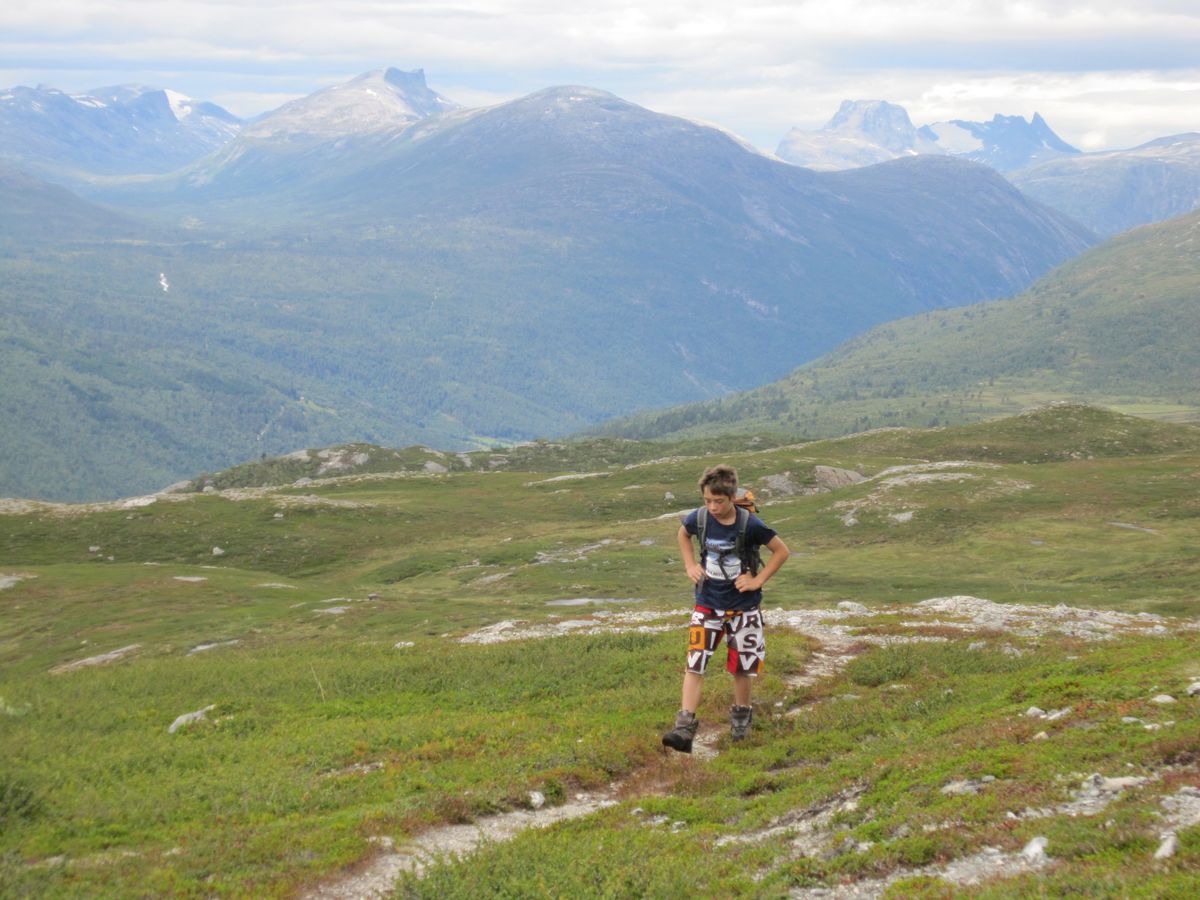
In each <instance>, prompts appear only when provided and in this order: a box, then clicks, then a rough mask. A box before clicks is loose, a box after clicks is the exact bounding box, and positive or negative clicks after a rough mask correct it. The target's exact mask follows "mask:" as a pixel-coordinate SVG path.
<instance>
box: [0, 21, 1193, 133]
mask: <svg viewBox="0 0 1200 900" xmlns="http://www.w3.org/2000/svg"><path fill="white" fill-rule="evenodd" d="M384 66H396V67H398V68H401V69H416V68H423V69H424V70H425V73H426V78H427V80H428V83H429V85H430V87H432V88H433V89H434V90H437V91H439V92H440V93H442V94H444V95H446V96H448V97H449V98H450V99H452V100H455V101H457V102H458V103H461V104H463V105H465V106H480V105H485V104H491V103H496V102H500V101H502V100H507V99H510V98H513V97H517V96H521V95H522V94H526V93H529V92H531V91H534V90H537V89H539V88H543V87H549V86H551V85H561V84H584V85H589V86H592V87H597V88H602V89H604V90H608V91H612V92H613V93H615V94H618V95H620V96H621V97H624V98H625V99H627V100H631V101H633V102H635V103H639V104H641V105H643V106H646V107H649V108H650V109H653V110H656V111H658V112H664V113H671V114H675V115H682V116H688V117H690V118H696V119H702V120H706V121H709V122H713V123H716V124H718V125H721V126H723V127H725V128H727V129H729V130H731V131H734V132H736V133H738V134H740V135H742V136H743V137H745V138H746V139H748V140H749V141H751V142H752V143H754V144H756V145H757V146H759V147H762V148H764V149H767V150H774V149H775V147H776V145H777V144H778V143H779V140H780V138H781V137H783V135H784V133H786V132H787V130H788V129H789V128H791V127H793V126H800V127H802V128H819V127H820V126H822V125H823V124H825V122H826V121H828V119H829V118H830V117H831V116H832V115H833V113H834V112H835V111H836V110H837V107H838V104H839V103H840V102H841V101H842V100H843V99H863V100H871V99H882V100H890V101H892V102H894V103H899V104H901V105H902V106H904V107H905V108H906V109H907V110H908V112H909V115H910V116H911V118H912V119H913V122H914V124H916V125H923V124H927V123H930V122H936V121H941V120H945V119H949V118H959V119H970V120H980V119H990V118H991V117H992V116H993V115H995V114H996V113H1002V114H1005V115H1021V116H1025V117H1027V118H1028V117H1030V116H1032V115H1033V113H1034V112H1040V113H1041V114H1042V115H1043V116H1044V117H1045V118H1046V120H1047V121H1048V122H1049V124H1050V126H1051V127H1052V128H1053V129H1054V130H1055V131H1057V132H1058V134H1059V135H1061V136H1062V137H1063V138H1064V139H1065V140H1067V141H1068V142H1070V143H1072V144H1075V145H1076V146H1078V147H1080V148H1082V149H1088V150H1096V149H1103V148H1115V147H1129V146H1133V145H1136V144H1139V143H1142V142H1144V141H1146V140H1150V139H1152V138H1155V137H1161V136H1163V135H1167V134H1177V133H1180V132H1185V131H1200V2H1198V0H1142V2H1140V3H1130V2H1106V0H1093V2H1079V3H1070V2H1053V0H1028V2H1005V0H980V2H974V0H928V2H916V0H890V2H884V0H846V2H784V0H774V2H772V0H742V2H741V4H740V6H739V8H737V9H734V8H733V4H732V3H730V2H728V0H726V2H721V3H710V2H706V0H691V2H687V3H684V2H677V0H657V2H656V3H654V4H650V3H648V2H646V3H637V4H635V3H627V2H621V0H592V2H590V3H588V4H586V6H585V5H580V8H579V9H576V10H570V9H569V8H567V7H566V5H564V4H563V3H562V2H561V0H462V2H455V0H450V2H447V3H437V2H431V0H345V2H339V0H321V2H311V0H286V2H284V0H241V2H239V0H4V2H3V4H0V86H6V87H7V86H12V85H17V84H26V85H31V86H32V85H35V84H38V83H42V84H47V85H50V86H53V87H58V88H62V89H63V90H69V91H83V90H86V89H88V88H94V87H100V86H103V85H109V84H118V83H127V82H138V83H143V84H149V85H153V86H155V87H169V88H173V89H175V90H177V91H180V92H182V93H185V94H187V95H189V96H191V97H194V98H196V99H200V100H212V101H214V102H216V103H219V104H221V105H222V106H224V107H226V108H227V109H229V110H230V111H231V112H234V113H237V114H238V115H242V116H249V115H254V114H256V113H259V112H264V111H266V110H269V109H273V108H274V107H276V106H278V105H280V104H281V103H283V102H284V101H286V100H290V99H292V98H294V97H298V96H302V95H304V94H308V93H311V92H312V91H314V90H317V89H319V88H322V87H326V86H328V85H330V84H335V83H338V82H341V81H345V80H347V79H349V78H351V77H353V76H354V75H357V74H359V73H361V72H364V71H367V70H369V69H376V68H381V67H384Z"/></svg>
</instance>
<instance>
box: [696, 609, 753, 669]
mask: <svg viewBox="0 0 1200 900" xmlns="http://www.w3.org/2000/svg"><path fill="white" fill-rule="evenodd" d="M722 636H724V637H725V639H726V640H725V648H726V660H725V668H726V669H728V670H729V671H730V672H732V673H733V674H735V675H757V674H758V673H759V672H760V671H761V670H762V664H763V659H764V658H765V657H766V651H767V645H766V640H765V638H764V636H763V618H762V610H761V609H750V610H740V611H739V610H720V609H707V608H706V607H703V606H697V607H696V609H695V610H694V611H693V612H692V622H691V625H690V626H689V627H688V652H687V670H688V671H689V672H693V673H695V674H696V675H703V674H704V673H705V671H706V670H707V669H708V662H709V660H710V659H712V655H713V654H714V653H715V652H716V650H717V646H718V645H719V644H720V643H721V638H722Z"/></svg>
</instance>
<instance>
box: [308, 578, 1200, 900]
mask: <svg viewBox="0 0 1200 900" xmlns="http://www.w3.org/2000/svg"><path fill="white" fill-rule="evenodd" d="M898 612H899V613H901V614H903V615H905V616H908V617H910V621H906V622H904V623H903V624H904V625H906V626H909V627H913V628H919V627H927V626H931V625H936V626H939V627H941V628H958V629H962V631H963V632H964V634H966V633H972V632H987V633H990V634H995V633H997V632H1001V631H1002V632H1006V633H1010V634H1014V635H1020V636H1038V635H1042V634H1052V633H1054V634H1064V635H1071V636H1075V637H1079V638H1082V639H1085V640H1105V639H1109V638H1112V637H1113V636H1114V635H1115V634H1116V633H1121V632H1125V633H1129V632H1135V633H1141V634H1168V633H1170V632H1171V630H1172V629H1181V628H1182V629H1190V630H1198V629H1200V623H1196V622H1171V623H1169V625H1170V627H1168V622H1167V620H1165V619H1163V618H1161V617H1159V616H1155V615H1151V614H1147V613H1140V614H1128V613H1118V612H1111V611H1104V610H1087V609H1076V608H1072V607H1065V606H1057V607H1036V606H1020V605H1006V604H996V603H991V602H990V601H988V600H982V599H979V598H977V597H963V596H957V597H943V598H937V599H933V600H926V601H924V602H922V603H919V604H916V605H914V606H906V607H898V608H887V609H875V610H872V609H870V608H868V607H865V606H862V605H861V604H858V603H852V602H843V603H841V604H839V605H838V608H837V609H822V610H767V618H768V621H769V623H770V626H771V627H772V628H787V629H790V630H793V631H797V632H799V633H801V634H804V635H807V636H809V637H811V638H813V639H814V640H816V641H817V642H818V643H819V644H820V646H819V648H818V649H817V650H816V651H815V652H814V653H813V654H812V655H811V656H810V657H809V659H808V661H807V663H806V666H805V668H804V670H803V671H801V672H800V673H797V674H795V675H792V676H791V677H790V678H789V679H788V684H789V686H791V687H802V686H808V685H812V684H816V683H818V682H820V681H822V680H825V679H829V678H832V677H835V676H836V675H837V674H838V673H839V672H840V671H841V670H842V669H843V668H844V667H845V666H846V665H847V664H848V663H849V662H850V661H851V660H852V659H853V658H854V656H855V655H856V649H858V648H861V647H862V646H863V645H864V644H888V643H894V642H898V641H911V640H945V638H937V637H920V636H907V635H899V636H897V635H887V636H880V635H870V634H861V633H859V629H858V628H857V627H856V623H861V620H862V619H864V618H865V619H870V618H873V617H875V616H877V615H880V614H885V613H886V614H892V615H894V614H896V613H898ZM687 613H688V611H687V610H673V611H667V612H660V611H641V612H603V611H602V612H597V613H594V614H593V615H592V616H589V617H587V618H580V619H571V620H566V621H558V622H551V623H549V624H537V625H527V624H526V623H522V622H513V621H507V622H500V623H497V624H496V625H492V626H489V627H487V628H484V629H481V630H480V631H478V632H474V633H472V634H469V635H467V636H465V637H463V638H461V640H462V641H463V642H466V643H496V642H502V641H512V640H537V639H546V638H552V637H555V636H559V635H563V634H592V633H612V632H614V631H642V632H658V631H664V630H668V629H671V628H679V627H681V626H680V624H679V623H680V622H683V621H686V617H687ZM848 620H849V621H848ZM1196 687H1197V692H1200V685H1197V686H1196ZM801 709H802V707H796V708H792V709H783V710H776V711H775V712H776V713H777V714H783V715H796V714H798V713H799V712H800V711H801ZM724 727H725V726H724V723H707V724H703V723H702V725H701V729H700V732H699V733H698V735H697V739H696V743H695V746H694V749H693V753H692V754H691V756H686V755H684V754H674V755H672V759H674V760H677V762H678V764H679V765H695V764H703V763H705V762H707V761H708V760H711V759H713V758H715V757H716V756H717V754H718V752H719V751H718V748H717V742H718V740H719V738H720V736H721V734H722V733H723V731H724ZM1112 781H1113V780H1112V779H1105V778H1104V777H1103V776H1101V775H1099V774H1096V775H1093V776H1089V778H1088V779H1087V780H1085V781H1084V782H1083V784H1082V786H1081V787H1080V789H1079V790H1078V791H1077V797H1076V800H1075V801H1074V802H1078V803H1087V804H1091V805H1092V806H1094V805H1096V804H1101V805H1103V804H1106V803H1107V802H1110V801H1111V799H1113V798H1115V797H1116V796H1117V795H1118V794H1119V791H1120V790H1123V789H1124V788H1125V787H1128V786H1127V785H1116V786H1114V783H1110V782H1112ZM622 787H623V783H621V782H617V783H613V784H611V785H609V786H608V788H607V789H606V790H605V791H601V792H594V793H587V794H577V795H575V797H574V798H573V799H572V800H571V801H570V802H568V803H565V804H563V805H561V806H554V807H547V806H541V807H540V808H536V809H523V810H516V811H513V812H507V813H502V814H499V815H495V816H488V817H484V818H482V819H479V820H477V821H476V822H474V823H472V824H469V825H452V826H445V827H442V828H436V829H432V830H430V831H426V832H423V833H421V834H418V835H415V836H414V837H413V838H412V839H411V840H409V841H406V842H405V843H403V844H395V843H394V842H393V841H392V840H391V839H390V838H387V837H379V838H375V839H374V842H375V843H376V844H377V845H378V847H379V851H378V852H377V853H376V854H375V855H374V856H373V857H371V858H370V859H368V860H367V861H366V862H364V863H363V864H361V865H360V866H359V867H358V868H357V869H356V870H355V871H353V872H351V873H349V874H346V875H343V876H341V877H339V878H336V879H332V880H330V881H328V882H326V883H324V884H322V885H319V886H318V887H316V888H315V889H313V890H312V891H311V892H310V893H308V894H307V895H306V896H307V897H310V898H369V897H383V896H388V895H390V893H391V892H392V890H393V888H394V885H395V883H396V880H397V879H398V878H399V876H400V875H401V873H404V872H416V873H418V874H419V873H420V872H422V871H423V869H424V868H425V866H426V865H428V864H429V863H430V862H431V861H434V860H436V859H438V858H439V857H444V856H447V855H457V856H463V855H467V854H470V853H471V852H473V851H475V850H476V849H478V848H479V847H480V845H481V844H482V843H483V842H485V841H487V842H497V841H505V840H510V839H512V838H514V837H516V836H517V835H518V834H520V833H521V832H523V831H525V830H527V829H529V828H544V827H548V826H550V825H554V824H556V823H558V822H563V821H567V820H570V819H576V818H579V817H582V816H586V815H590V814H592V813H594V812H597V811H599V810H601V809H604V808H606V807H609V806H612V805H614V804H616V803H617V802H618V800H617V797H618V795H619V794H620V792H621V789H622ZM861 792H862V789H861V788H859V787H856V786H851V787H849V788H847V789H846V790H845V791H843V792H842V793H840V794H839V795H837V796H835V797H831V798H827V799H826V800H825V801H822V802H821V803H819V804H817V805H815V806H814V807H812V808H809V809H804V810H797V811H793V812H791V813H789V814H787V815H785V816H783V817H781V818H780V819H779V820H777V821H775V822H772V823H770V824H769V825H768V826H766V827H765V828H763V829H761V830H759V831H757V832H753V833H750V834H745V835H739V836H737V837H736V838H726V839H723V840H722V841H721V842H719V843H731V842H737V843H754V842H757V841H761V840H766V839H768V838H772V837H779V836H781V835H786V836H787V837H788V838H789V839H790V842H791V845H792V853H791V855H792V858H797V857H800V856H808V855H818V854H821V853H825V852H829V850H830V846H829V841H830V840H831V839H832V830H831V825H830V823H831V821H832V819H833V817H834V816H835V815H836V814H837V813H838V812H839V811H844V810H848V809H852V808H854V806H855V805H856V804H857V797H858V796H859V794H861ZM1164 808H1165V810H1166V811H1165V812H1164V818H1165V821H1166V822H1167V823H1169V824H1170V825H1172V826H1173V827H1174V828H1179V827H1188V824H1189V823H1190V824H1195V823H1196V822H1200V790H1198V789H1195V788H1185V789H1183V790H1182V791H1181V792H1180V793H1179V795H1178V796H1176V797H1173V798H1168V799H1167V800H1165V801H1164ZM634 812H635V814H636V813H637V812H639V811H638V810H635V811H634ZM1167 834H1168V832H1164V847H1167V846H1168V843H1167V841H1168V838H1167V836H1166V835H1167ZM1169 834H1173V831H1170V832H1169ZM1044 851H1045V839H1043V838H1035V839H1034V840H1033V841H1031V842H1030V843H1029V845H1028V846H1026V847H1025V848H1024V850H1022V851H1021V852H1020V853H1004V852H1002V851H1000V850H999V849H996V848H984V849H983V850H982V851H980V852H978V853H976V854H973V855H971V856H967V857H964V858H962V859H958V860H954V861H952V862H950V863H947V864H944V865H940V866H931V867H926V868H922V869H913V870H903V871H897V872H894V873H892V874H891V875H890V876H888V877H887V878H884V879H878V880H868V881H860V882H856V883H855V884H852V885H843V886H838V887H834V888H816V889H802V890H796V891H794V892H793V893H792V894H791V896H792V897H796V898H825V897H828V898H875V897H880V896H882V895H883V893H884V892H885V891H886V890H887V888H888V887H889V885H891V884H893V883H894V882H895V881H897V880H899V879H901V878H905V877H911V876H913V875H918V874H920V875H931V876H936V877H939V878H941V879H943V880H945V881H947V882H950V883H952V884H956V885H972V884H977V883H980V882H982V881H984V880H987V879H990V878H995V877H1007V876H1011V875H1016V874H1019V873H1021V872H1025V871H1032V870H1035V869H1038V868H1040V867H1042V866H1045V865H1048V864H1049V859H1048V857H1047V856H1046V855H1045V852H1044ZM1163 852H1165V851H1163Z"/></svg>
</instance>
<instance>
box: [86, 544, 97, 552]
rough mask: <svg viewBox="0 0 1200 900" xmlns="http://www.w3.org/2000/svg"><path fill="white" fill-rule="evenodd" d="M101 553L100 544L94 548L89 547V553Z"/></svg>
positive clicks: (93, 545)
mask: <svg viewBox="0 0 1200 900" xmlns="http://www.w3.org/2000/svg"><path fill="white" fill-rule="evenodd" d="M99 552H100V547H99V545H98V544H92V546H90V547H88V553H99Z"/></svg>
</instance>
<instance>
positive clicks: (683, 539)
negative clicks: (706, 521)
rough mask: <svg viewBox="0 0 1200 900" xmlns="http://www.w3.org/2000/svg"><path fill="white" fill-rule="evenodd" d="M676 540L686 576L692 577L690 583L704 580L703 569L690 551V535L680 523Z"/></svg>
mask: <svg viewBox="0 0 1200 900" xmlns="http://www.w3.org/2000/svg"><path fill="white" fill-rule="evenodd" d="M678 540H679V555H680V557H681V558H682V559H683V568H684V570H685V571H686V572H687V576H688V578H690V579H692V584H699V583H700V582H701V581H703V580H704V569H703V568H701V566H700V564H699V563H697V562H696V554H695V553H693V552H692V536H691V535H690V534H688V530H687V529H686V528H684V527H683V526H682V525H680V526H679V534H678Z"/></svg>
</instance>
